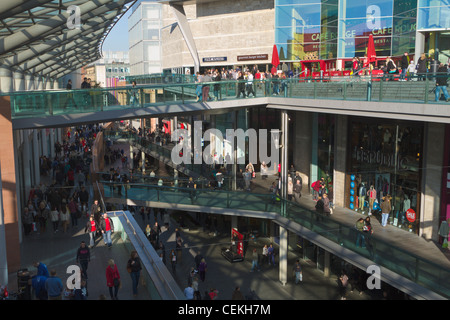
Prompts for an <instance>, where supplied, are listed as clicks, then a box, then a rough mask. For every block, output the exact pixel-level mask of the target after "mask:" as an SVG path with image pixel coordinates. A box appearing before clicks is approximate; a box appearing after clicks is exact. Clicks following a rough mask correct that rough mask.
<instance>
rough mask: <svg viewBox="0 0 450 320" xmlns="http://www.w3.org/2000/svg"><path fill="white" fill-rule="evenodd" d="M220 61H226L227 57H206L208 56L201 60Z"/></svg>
mask: <svg viewBox="0 0 450 320" xmlns="http://www.w3.org/2000/svg"><path fill="white" fill-rule="evenodd" d="M221 61H227V57H208V58H203V62H221Z"/></svg>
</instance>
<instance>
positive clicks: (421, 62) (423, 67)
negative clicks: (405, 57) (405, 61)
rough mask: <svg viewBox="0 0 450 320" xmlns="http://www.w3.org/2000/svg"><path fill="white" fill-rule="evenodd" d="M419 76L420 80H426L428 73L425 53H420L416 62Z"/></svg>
mask: <svg viewBox="0 0 450 320" xmlns="http://www.w3.org/2000/svg"><path fill="white" fill-rule="evenodd" d="M416 70H417V76H418V80H419V81H420V80H425V77H426V74H427V57H426V55H425V53H422V54H421V55H420V58H419V59H418V60H417V64H416Z"/></svg>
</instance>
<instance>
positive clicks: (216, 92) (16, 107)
mask: <svg viewBox="0 0 450 320" xmlns="http://www.w3.org/2000/svg"><path fill="white" fill-rule="evenodd" d="M439 77H446V78H448V75H434V74H430V75H428V76H426V77H422V78H420V77H411V78H410V80H411V81H392V80H390V81H386V80H389V79H388V78H386V77H385V76H384V75H381V77H379V76H377V77H375V76H373V77H372V76H357V77H352V76H349V77H324V76H323V77H315V78H289V79H266V80H253V81H252V82H251V83H252V87H253V91H254V92H255V94H256V97H269V96H270V97H279V98H282V97H287V98H299V99H329V100H354V101H386V102H405V103H437V104H446V103H447V102H446V101H445V100H442V97H441V99H440V100H438V101H437V102H435V89H436V79H437V78H439ZM171 79H172V78H171ZM177 79H178V78H177V77H174V78H173V79H172V80H170V81H173V82H175V83H171V82H170V81H169V82H168V83H161V84H148V85H147V84H145V85H139V86H137V87H135V88H132V87H130V86H127V87H115V88H96V89H76V90H47V91H20V92H10V93H3V94H2V95H3V96H10V98H11V108H12V117H13V119H14V118H23V117H42V116H51V115H66V114H75V113H76V114H78V113H88V112H100V111H108V110H118V109H123V108H143V107H157V106H166V105H173V104H177V105H185V104H190V103H196V102H202V101H201V100H200V101H199V100H198V96H197V94H198V91H197V90H199V89H201V87H202V86H209V87H210V91H209V99H208V100H207V101H206V102H208V103H209V102H211V101H214V100H215V99H217V100H219V101H227V100H237V99H242V95H240V96H239V98H238V93H239V91H241V90H244V91H245V92H247V91H246V86H247V85H248V84H249V82H248V81H247V80H244V81H218V82H209V83H201V84H197V83H192V82H185V81H182V80H180V81H179V83H177V81H178V80H177ZM419 80H420V81H419ZM251 98H253V95H252V96H251ZM186 111H189V110H188V109H186Z"/></svg>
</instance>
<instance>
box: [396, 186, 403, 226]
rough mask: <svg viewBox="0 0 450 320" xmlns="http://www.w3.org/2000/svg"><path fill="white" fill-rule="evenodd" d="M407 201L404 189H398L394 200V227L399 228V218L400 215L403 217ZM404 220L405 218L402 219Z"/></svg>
mask: <svg viewBox="0 0 450 320" xmlns="http://www.w3.org/2000/svg"><path fill="white" fill-rule="evenodd" d="M404 200H405V192H404V191H403V188H402V187H401V186H399V187H398V190H397V191H396V192H395V198H394V210H395V219H396V220H394V225H395V226H397V224H398V222H399V221H398V218H399V215H401V212H403V210H402V206H403V201H404ZM401 219H403V218H401Z"/></svg>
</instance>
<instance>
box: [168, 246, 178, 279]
mask: <svg viewBox="0 0 450 320" xmlns="http://www.w3.org/2000/svg"><path fill="white" fill-rule="evenodd" d="M170 264H171V265H172V272H173V274H175V272H176V271H177V270H176V268H177V254H176V252H175V250H174V249H172V250H171V251H170Z"/></svg>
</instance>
